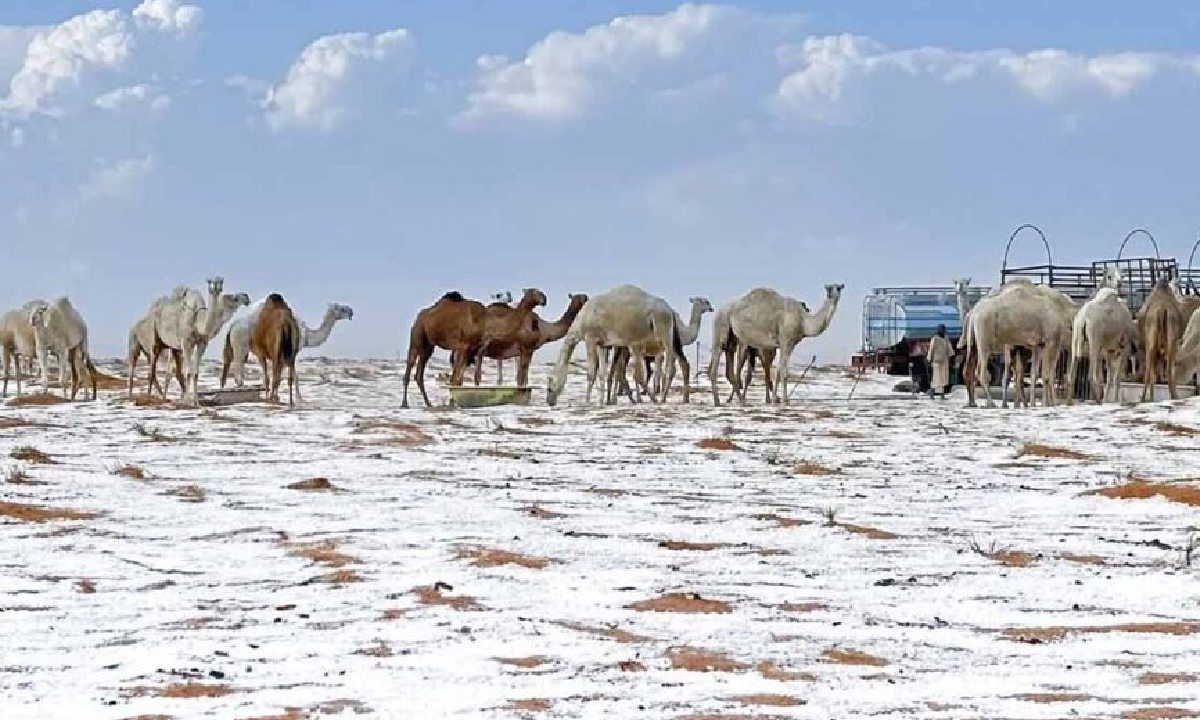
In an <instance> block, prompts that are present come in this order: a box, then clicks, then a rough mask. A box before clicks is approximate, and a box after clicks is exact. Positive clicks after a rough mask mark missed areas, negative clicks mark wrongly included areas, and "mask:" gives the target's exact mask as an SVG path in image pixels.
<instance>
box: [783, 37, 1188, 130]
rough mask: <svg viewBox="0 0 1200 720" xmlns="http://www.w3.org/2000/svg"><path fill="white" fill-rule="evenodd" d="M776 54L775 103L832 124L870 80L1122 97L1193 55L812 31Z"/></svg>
mask: <svg viewBox="0 0 1200 720" xmlns="http://www.w3.org/2000/svg"><path fill="white" fill-rule="evenodd" d="M780 57H781V62H782V63H783V64H784V65H785V66H787V65H794V66H796V69H795V70H794V71H793V72H791V73H790V74H788V75H787V76H786V77H784V79H783V80H782V81H781V83H780V85H779V88H778V90H777V91H776V93H775V96H774V98H773V101H774V104H775V106H776V108H777V109H780V110H783V111H786V112H790V113H795V114H798V115H802V116H807V117H809V118H810V119H814V120H819V121H823V122H830V123H838V122H843V121H847V120H848V119H849V118H851V117H853V116H854V115H855V114H856V111H857V109H858V108H857V105H858V104H859V103H860V102H864V101H865V99H864V98H863V97H861V95H862V94H863V93H866V92H867V87H868V86H869V85H870V83H871V82H872V81H878V82H887V81H891V82H893V83H894V82H895V81H899V80H902V79H904V78H915V79H923V80H928V81H932V82H933V83H935V84H937V85H942V86H953V85H957V84H962V83H965V82H969V81H985V82H992V83H994V84H997V85H998V86H1001V87H1003V86H1008V87H1013V88H1016V89H1017V90H1018V91H1020V92H1021V93H1024V94H1025V95H1027V96H1028V97H1031V98H1033V99H1034V100H1037V101H1039V102H1044V103H1050V102H1056V101H1060V100H1063V99H1064V98H1068V97H1073V96H1079V95H1091V96H1098V97H1101V98H1109V99H1119V98H1122V97H1125V96H1127V95H1129V94H1130V93H1132V92H1133V91H1135V90H1136V89H1137V88H1138V87H1139V86H1140V85H1142V84H1143V83H1145V82H1147V81H1148V80H1150V79H1151V78H1153V77H1155V76H1156V75H1159V74H1161V73H1163V72H1167V71H1179V70H1184V69H1187V68H1189V67H1192V66H1194V64H1195V63H1196V60H1197V59H1196V57H1195V56H1191V57H1185V56H1175V55H1168V54H1162V53H1114V54H1104V55H1093V56H1087V55H1081V54H1077V53H1072V52H1068V51H1065V50H1059V49H1053V48H1051V49H1041V50H1034V51H1031V52H1027V53H1018V52H1015V51H1012V50H1008V49H1004V48H999V49H991V50H980V51H957V50H951V49H947V48H939V47H921V48H914V49H908V50H892V49H890V48H887V47H885V46H883V45H881V44H880V43H878V42H876V41H874V40H872V39H870V38H867V37H862V36H858V35H830V36H825V37H809V38H806V39H805V40H804V43H803V44H802V45H801V46H799V47H793V48H786V49H785V51H784V52H782V53H781V54H780ZM881 79H882V80H881Z"/></svg>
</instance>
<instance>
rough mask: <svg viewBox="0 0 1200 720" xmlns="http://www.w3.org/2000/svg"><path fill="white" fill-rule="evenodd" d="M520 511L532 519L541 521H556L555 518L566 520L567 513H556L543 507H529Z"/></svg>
mask: <svg viewBox="0 0 1200 720" xmlns="http://www.w3.org/2000/svg"><path fill="white" fill-rule="evenodd" d="M520 510H521V512H523V513H525V514H526V515H529V516H530V517H535V518H537V519H539V520H554V519H555V518H565V517H566V513H560V512H555V511H553V510H547V509H546V508H544V507H542V506H541V505H527V506H525V507H523V508H520Z"/></svg>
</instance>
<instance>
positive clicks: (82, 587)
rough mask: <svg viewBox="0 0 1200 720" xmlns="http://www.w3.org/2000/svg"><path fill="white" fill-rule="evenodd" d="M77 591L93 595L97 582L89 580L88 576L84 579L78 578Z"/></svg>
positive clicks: (76, 582)
mask: <svg viewBox="0 0 1200 720" xmlns="http://www.w3.org/2000/svg"><path fill="white" fill-rule="evenodd" d="M75 592H78V593H80V594H83V595H91V594H92V593H94V592H96V583H94V582H92V581H91V580H88V579H87V578H84V579H82V580H76V581H75Z"/></svg>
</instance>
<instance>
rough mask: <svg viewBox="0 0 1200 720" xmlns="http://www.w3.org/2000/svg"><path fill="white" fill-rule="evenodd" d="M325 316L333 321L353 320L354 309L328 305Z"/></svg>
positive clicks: (346, 306)
mask: <svg viewBox="0 0 1200 720" xmlns="http://www.w3.org/2000/svg"><path fill="white" fill-rule="evenodd" d="M325 314H326V315H328V316H330V317H332V318H333V319H334V320H353V319H354V308H352V307H350V306H349V305H339V304H337V303H329V309H327V310H326V311H325Z"/></svg>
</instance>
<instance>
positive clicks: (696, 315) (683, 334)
mask: <svg viewBox="0 0 1200 720" xmlns="http://www.w3.org/2000/svg"><path fill="white" fill-rule="evenodd" d="M688 302H689V303H691V306H692V309H691V313H690V314H689V316H688V321H687V322H686V323H685V322H684V321H683V318H681V317H679V313H675V340H674V342H673V343H672V352H673V353H674V354H675V361H676V362H677V363H679V365H680V367H681V368H682V370H683V401H684V402H685V403H686V402H689V399H690V395H691V385H692V382H691V374H692V369H691V365H690V364H689V363H688V359H687V354H686V353H685V352H684V348H686V347H688V346H689V345H691V344H692V343H694V342H696V339H697V338H699V337H700V324H701V323H702V322H703V320H704V314H705V313H709V312H712V309H713V306H712V303H710V302H709V301H708V298H703V297H693V298H689V299H688ZM608 350H609V348H604V350H603V352H608ZM628 364H629V351H628V349H627V348H623V347H619V348H616V356H615V358H614V361H613V364H612V368H611V370H610V372H609V375H608V381H607V390H606V393H607V397H608V402H609V403H612V402H615V401H616V395H618V394H624V395H628V396H629V398H630V399H631V400H632V399H633V393H632V391H631V390H630V387H629V383H628V381H627V380H626V378H625V368H626V366H627V365H628ZM673 376H674V372H672V377H669V378H667V385H670V384H672V383H673V382H675V378H674V377H673ZM640 390H641V391H645V390H646V388H640Z"/></svg>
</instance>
